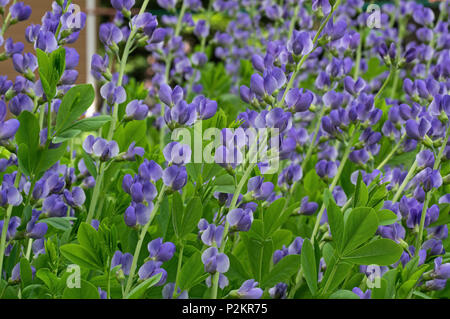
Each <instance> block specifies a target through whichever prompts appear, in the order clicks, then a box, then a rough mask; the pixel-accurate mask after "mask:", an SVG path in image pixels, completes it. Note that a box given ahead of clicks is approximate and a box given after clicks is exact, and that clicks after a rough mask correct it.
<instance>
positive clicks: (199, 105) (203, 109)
mask: <svg viewBox="0 0 450 319" xmlns="http://www.w3.org/2000/svg"><path fill="white" fill-rule="evenodd" d="M192 104H194V105H195V110H196V111H197V115H198V118H199V119H201V120H207V119H210V118H211V117H213V116H214V115H215V114H216V112H217V102H216V101H212V100H210V99H207V98H205V97H204V96H203V95H198V96H196V97H195V98H194V99H193V100H192Z"/></svg>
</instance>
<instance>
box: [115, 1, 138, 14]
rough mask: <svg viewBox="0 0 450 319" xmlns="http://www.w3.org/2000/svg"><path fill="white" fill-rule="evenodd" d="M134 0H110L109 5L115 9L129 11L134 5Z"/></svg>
mask: <svg viewBox="0 0 450 319" xmlns="http://www.w3.org/2000/svg"><path fill="white" fill-rule="evenodd" d="M134 3H135V0H111V5H112V6H113V8H114V9H116V10H117V11H123V10H126V11H130V9H131V8H132V7H133V6H134Z"/></svg>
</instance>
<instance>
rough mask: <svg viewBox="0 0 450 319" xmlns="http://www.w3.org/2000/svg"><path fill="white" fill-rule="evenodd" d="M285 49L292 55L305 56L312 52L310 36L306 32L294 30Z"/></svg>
mask: <svg viewBox="0 0 450 319" xmlns="http://www.w3.org/2000/svg"><path fill="white" fill-rule="evenodd" d="M287 48H288V50H289V52H291V53H292V54H294V55H303V56H304V55H306V54H309V53H310V52H311V51H312V50H313V42H312V40H311V36H310V35H309V33H308V32H306V31H297V30H294V33H293V35H292V38H291V39H290V40H289V41H288V44H287Z"/></svg>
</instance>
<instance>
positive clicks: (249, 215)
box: [227, 208, 253, 231]
mask: <svg viewBox="0 0 450 319" xmlns="http://www.w3.org/2000/svg"><path fill="white" fill-rule="evenodd" d="M227 222H228V223H229V224H230V227H231V230H234V231H249V230H250V227H251V226H252V222H253V212H252V211H251V210H250V209H245V210H244V209H242V208H235V209H233V210H232V211H230V212H229V213H228V214H227Z"/></svg>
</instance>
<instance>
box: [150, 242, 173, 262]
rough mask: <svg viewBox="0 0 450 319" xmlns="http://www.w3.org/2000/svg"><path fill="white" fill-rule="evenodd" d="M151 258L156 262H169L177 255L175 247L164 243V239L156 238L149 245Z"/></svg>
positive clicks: (169, 243)
mask: <svg viewBox="0 0 450 319" xmlns="http://www.w3.org/2000/svg"><path fill="white" fill-rule="evenodd" d="M147 249H148V251H149V253H150V258H152V259H154V260H156V261H162V262H165V261H169V260H170V259H172V257H173V255H174V254H175V245H174V244H173V243H171V242H166V243H163V239H162V238H156V239H154V240H152V241H151V242H149V243H148V246H147Z"/></svg>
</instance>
